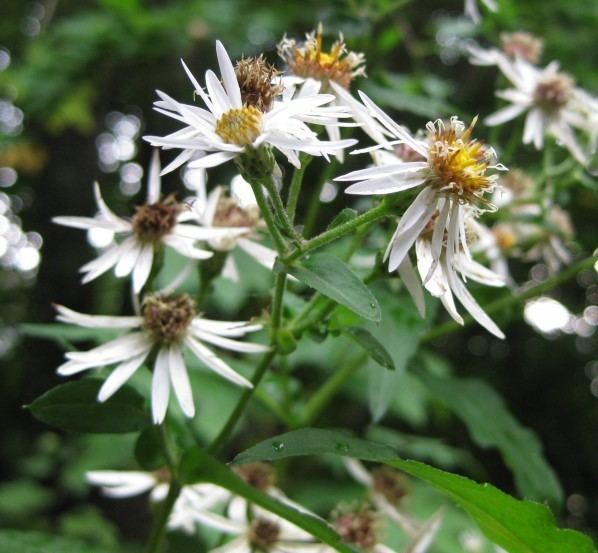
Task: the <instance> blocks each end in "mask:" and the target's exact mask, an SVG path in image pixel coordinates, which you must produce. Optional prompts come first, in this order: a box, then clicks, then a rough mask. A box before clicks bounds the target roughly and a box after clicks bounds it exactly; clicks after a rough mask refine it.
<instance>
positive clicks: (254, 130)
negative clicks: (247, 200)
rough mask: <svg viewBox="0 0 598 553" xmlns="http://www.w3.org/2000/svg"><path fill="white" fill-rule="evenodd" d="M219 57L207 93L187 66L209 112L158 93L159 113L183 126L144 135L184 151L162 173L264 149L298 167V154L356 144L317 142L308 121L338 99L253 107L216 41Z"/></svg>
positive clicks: (324, 96) (323, 96)
mask: <svg viewBox="0 0 598 553" xmlns="http://www.w3.org/2000/svg"><path fill="white" fill-rule="evenodd" d="M216 53H217V56H218V65H219V67H220V73H221V76H222V84H221V83H220V80H219V79H218V77H217V76H216V74H215V73H214V72H213V71H211V70H208V71H207V72H206V77H205V80H206V87H207V93H206V92H205V91H204V89H203V88H202V87H201V86H200V84H199V82H198V81H197V80H196V79H195V77H194V76H193V75H192V73H191V72H190V71H189V69H188V68H187V66H186V65H185V64H183V67H184V68H185V71H186V72H187V75H188V76H189V79H190V80H191V82H192V83H193V86H194V87H195V92H196V93H197V94H198V95H199V96H200V97H201V99H202V100H203V102H204V104H205V105H206V107H207V110H206V109H203V108H199V107H197V106H193V105H187V104H181V103H179V102H177V101H176V100H174V99H172V98H170V97H169V96H168V95H166V94H164V93H162V92H160V91H158V95H159V96H160V98H161V100H159V101H158V102H156V104H155V106H156V110H157V111H159V112H160V113H163V114H165V115H168V116H169V117H172V118H173V119H176V120H177V121H180V122H182V123H183V124H184V125H185V126H184V127H183V128H182V129H180V130H178V131H176V132H174V133H172V134H170V135H168V136H165V137H158V136H146V137H145V139H146V140H148V141H149V142H150V143H151V144H153V145H155V146H160V147H162V148H167V149H170V148H178V149H182V150H183V152H182V153H181V154H179V156H177V158H176V159H175V160H174V161H173V162H172V163H171V164H170V165H169V166H168V167H166V169H165V170H164V172H167V171H172V170H173V169H175V168H176V167H178V166H180V165H182V164H183V163H186V162H188V161H190V160H191V159H192V158H193V161H190V163H189V167H192V168H193V167H214V166H217V165H220V164H222V163H225V162H226V161H229V160H231V159H234V158H236V157H237V156H239V155H242V154H243V153H247V152H251V151H253V150H255V149H258V148H259V147H260V146H271V147H273V148H276V149H277V150H279V151H280V152H282V153H283V154H284V155H285V156H286V158H287V159H288V161H289V162H290V163H291V164H293V165H295V166H296V167H298V166H300V163H299V159H298V155H297V154H298V152H305V153H307V154H310V155H313V156H325V157H327V156H328V155H330V154H334V153H336V152H337V151H339V150H341V149H343V148H346V147H349V146H351V145H353V144H355V141H354V140H339V141H335V142H331V141H322V140H319V139H318V137H317V134H316V133H315V132H313V131H312V130H311V129H310V128H309V127H308V126H307V125H306V123H305V121H306V120H307V119H309V117H310V115H311V114H312V112H313V110H314V109H317V108H320V107H321V106H323V105H325V104H328V103H330V102H331V101H332V100H333V99H334V96H332V95H330V94H317V95H313V96H309V97H305V98H298V99H292V100H289V101H286V102H279V103H274V104H273V107H272V109H270V110H268V109H267V107H268V106H266V105H264V103H263V102H261V103H260V102H256V101H252V102H251V103H249V100H248V99H247V98H246V99H243V97H242V94H241V89H240V87H239V82H238V80H237V75H236V73H235V69H234V67H233V64H232V62H231V60H230V58H229V56H228V54H227V52H226V50H225V49H224V46H223V45H222V43H221V42H220V41H217V42H216ZM223 85H224V86H223ZM262 110H265V111H262Z"/></svg>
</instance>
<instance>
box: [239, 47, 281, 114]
mask: <svg viewBox="0 0 598 553" xmlns="http://www.w3.org/2000/svg"><path fill="white" fill-rule="evenodd" d="M279 73H280V72H279V71H278V69H276V67H274V66H273V65H271V64H269V63H268V62H267V61H266V60H265V58H264V56H263V55H262V54H260V55H259V56H258V57H257V58H243V59H242V60H240V61H238V62H237V63H236V64H235V75H236V76H237V82H238V83H239V88H240V90H241V101H242V102H243V105H244V106H253V107H255V108H257V109H258V110H259V111H261V112H262V113H265V112H266V111H270V109H271V108H272V104H273V103H274V99H275V98H276V97H277V96H279V95H280V94H282V91H283V86H282V85H281V84H280V83H276V81H275V80H276V78H277V77H278V75H279Z"/></svg>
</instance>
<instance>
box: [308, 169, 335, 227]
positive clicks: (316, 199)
mask: <svg viewBox="0 0 598 553" xmlns="http://www.w3.org/2000/svg"><path fill="white" fill-rule="evenodd" d="M337 166H338V160H337V159H336V158H333V159H332V160H331V161H330V163H329V164H328V165H327V166H326V168H325V169H324V171H322V172H321V173H320V179H319V180H318V182H317V183H316V185H315V187H314V189H313V190H310V191H309V194H310V197H311V199H310V201H309V205H308V206H307V214H306V215H305V223H304V225H303V235H304V236H306V237H307V236H309V235H310V234H311V232H312V230H313V228H314V226H315V224H316V219H317V217H318V212H319V211H320V206H321V205H322V202H321V201H320V194H321V193H322V189H323V188H324V185H325V184H326V182H327V181H328V179H330V177H331V176H332V173H334V171H335V170H336V168H337Z"/></svg>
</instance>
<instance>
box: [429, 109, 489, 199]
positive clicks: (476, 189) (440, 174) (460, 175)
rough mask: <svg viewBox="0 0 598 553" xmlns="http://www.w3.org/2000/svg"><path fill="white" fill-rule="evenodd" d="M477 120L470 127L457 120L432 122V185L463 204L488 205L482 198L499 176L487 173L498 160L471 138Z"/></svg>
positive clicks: (430, 149) (430, 179)
mask: <svg viewBox="0 0 598 553" xmlns="http://www.w3.org/2000/svg"><path fill="white" fill-rule="evenodd" d="M475 122H476V120H475V119H474V121H473V122H472V123H471V125H470V126H469V127H467V128H465V126H464V125H463V123H462V122H461V121H459V120H458V119H457V118H456V117H452V118H451V120H450V122H449V123H448V124H445V123H444V122H443V121H440V120H438V121H436V122H435V123H431V122H430V123H428V125H427V128H428V131H429V133H430V147H429V157H428V162H429V164H430V170H431V174H430V177H429V181H428V182H429V183H430V184H431V185H432V186H434V187H435V188H437V189H438V190H440V191H442V192H445V193H447V194H452V195H455V196H457V197H458V199H459V201H463V202H468V203H483V204H486V205H487V204H488V202H487V200H484V199H482V196H483V194H484V193H485V192H488V191H490V190H491V189H492V188H493V187H494V184H495V182H496V179H497V176H496V175H487V174H486V171H487V169H488V167H489V165H490V162H491V161H492V160H493V158H494V151H493V150H492V149H491V148H488V147H487V146H486V145H484V144H483V143H481V142H479V141H478V140H476V139H472V138H471V132H472V130H473V127H474V125H475Z"/></svg>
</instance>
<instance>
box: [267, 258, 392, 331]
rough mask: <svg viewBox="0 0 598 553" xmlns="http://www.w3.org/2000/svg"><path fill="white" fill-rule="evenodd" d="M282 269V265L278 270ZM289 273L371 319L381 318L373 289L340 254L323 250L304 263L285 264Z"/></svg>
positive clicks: (285, 268)
mask: <svg viewBox="0 0 598 553" xmlns="http://www.w3.org/2000/svg"><path fill="white" fill-rule="evenodd" d="M277 269H278V270H280V265H279V266H278V267H276V266H275V270H277ZM284 270H286V271H287V272H288V273H289V274H291V275H293V276H294V277H295V278H297V279H298V280H300V281H301V282H303V283H304V284H307V286H310V287H311V288H314V289H315V290H317V291H318V292H320V293H322V294H324V295H325V296H327V297H329V298H330V299H332V300H334V301H335V302H337V303H340V304H341V305H344V306H345V307H348V308H349V309H350V310H351V311H353V312H355V313H357V314H358V315H359V316H361V317H363V318H364V319H367V320H369V321H379V320H380V319H381V313H380V306H379V305H378V300H376V298H375V297H374V295H373V294H372V292H371V291H370V290H369V288H368V287H367V286H366V285H365V284H364V283H363V282H361V280H360V279H359V277H358V276H357V275H355V274H354V273H353V272H352V271H351V269H349V267H348V266H347V265H346V264H345V263H343V262H342V261H341V260H340V259H338V258H337V257H335V256H333V255H330V254H326V253H319V254H315V255H312V256H311V257H309V258H308V259H305V260H304V261H303V264H302V265H290V266H288V267H287V266H285V267H284Z"/></svg>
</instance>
